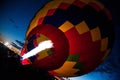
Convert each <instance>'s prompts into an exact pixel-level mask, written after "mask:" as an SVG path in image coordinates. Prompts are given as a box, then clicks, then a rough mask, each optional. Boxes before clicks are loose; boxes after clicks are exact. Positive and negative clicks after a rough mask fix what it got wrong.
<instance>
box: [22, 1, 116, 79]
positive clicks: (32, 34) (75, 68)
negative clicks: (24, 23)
mask: <svg viewBox="0 0 120 80" xmlns="http://www.w3.org/2000/svg"><path fill="white" fill-rule="evenodd" d="M48 39H49V40H52V42H53V43H54V48H53V49H49V50H45V51H43V52H41V53H39V54H38V55H36V56H34V57H32V58H28V59H26V60H23V61H22V63H23V64H27V63H31V65H33V66H36V67H39V68H42V69H46V70H48V71H49V73H50V74H52V75H55V76H60V77H74V76H80V75H83V74H86V73H89V72H90V71H92V70H94V69H95V68H96V67H98V66H99V65H100V64H101V63H102V62H103V61H104V60H105V59H106V57H107V55H108V54H109V53H110V51H111V49H112V45H113V43H114V25H113V22H112V16H111V15H110V12H109V11H108V10H107V9H106V8H105V6H104V5H102V4H101V3H100V2H98V1H97V0H52V1H50V2H48V3H47V4H46V5H45V6H44V7H43V8H41V9H40V10H39V11H38V12H37V14H36V15H35V17H34V18H33V19H32V21H31V23H30V25H29V27H28V30H27V32H26V43H25V46H24V48H23V50H22V52H21V55H23V54H25V53H26V52H28V51H30V50H31V49H33V48H35V47H36V46H37V44H38V43H39V42H41V41H43V40H48ZM68 54H69V55H68ZM26 62H27V63H26Z"/></svg>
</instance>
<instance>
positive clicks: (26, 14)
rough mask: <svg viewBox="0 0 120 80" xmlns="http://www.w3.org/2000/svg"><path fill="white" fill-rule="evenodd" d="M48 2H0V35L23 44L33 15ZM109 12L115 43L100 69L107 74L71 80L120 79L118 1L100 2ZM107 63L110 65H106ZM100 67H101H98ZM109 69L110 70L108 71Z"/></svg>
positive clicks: (29, 0) (3, 0)
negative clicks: (111, 18) (103, 69)
mask: <svg viewBox="0 0 120 80" xmlns="http://www.w3.org/2000/svg"><path fill="white" fill-rule="evenodd" d="M48 1H49V0H1V1H0V33H1V34H2V35H3V36H4V37H5V38H6V40H7V41H9V42H11V41H12V42H14V41H15V40H20V41H22V42H24V39H25V32H26V29H27V27H28V25H29V22H30V21H31V19H32V18H33V16H34V14H35V13H36V12H37V11H38V9H39V8H41V7H42V6H43V5H44V4H45V3H46V2H48ZM100 1H101V2H102V3H103V4H104V5H105V6H106V7H107V8H108V9H109V10H110V12H111V14H112V16H113V22H114V25H115V43H114V46H113V49H112V52H111V54H110V55H109V56H108V58H107V59H106V61H105V63H103V64H102V67H103V68H105V70H109V71H111V73H108V72H106V71H104V72H101V71H100V72H97V71H93V72H90V73H89V74H86V75H83V76H80V77H75V78H72V80H119V79H120V70H119V67H120V64H119V63H120V37H119V36H120V35H119V34H120V10H119V7H120V3H119V2H118V0H100ZM107 63H109V64H110V65H107V66H106V64H107ZM100 67H101V66H100ZM109 68H110V69H109Z"/></svg>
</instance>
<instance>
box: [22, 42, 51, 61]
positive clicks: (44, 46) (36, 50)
mask: <svg viewBox="0 0 120 80" xmlns="http://www.w3.org/2000/svg"><path fill="white" fill-rule="evenodd" d="M52 47H53V43H52V41H51V40H46V41H43V42H41V43H39V45H38V46H37V47H36V48H34V49H32V50H31V51H29V52H28V53H26V54H24V55H23V56H22V60H24V59H26V58H29V57H31V56H34V55H36V54H38V53H39V52H41V51H43V50H45V49H49V48H52Z"/></svg>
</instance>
